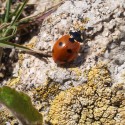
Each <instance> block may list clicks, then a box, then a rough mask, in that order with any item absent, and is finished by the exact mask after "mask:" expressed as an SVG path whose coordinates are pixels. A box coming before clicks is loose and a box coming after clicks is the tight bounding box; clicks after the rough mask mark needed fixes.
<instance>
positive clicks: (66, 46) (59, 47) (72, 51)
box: [52, 35, 80, 64]
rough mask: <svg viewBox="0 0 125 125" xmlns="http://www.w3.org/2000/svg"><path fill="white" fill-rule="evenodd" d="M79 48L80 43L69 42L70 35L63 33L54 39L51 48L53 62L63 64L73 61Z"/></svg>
mask: <svg viewBox="0 0 125 125" xmlns="http://www.w3.org/2000/svg"><path fill="white" fill-rule="evenodd" d="M79 50H80V43H79V42H77V41H74V42H71V41H70V35H64V36H62V37H61V38H60V39H58V40H57V41H56V43H55V44H54V46H53V49H52V57H53V60H54V61H55V63H57V64H65V63H68V62H71V61H73V60H74V59H75V58H76V57H77V55H78V52H79Z"/></svg>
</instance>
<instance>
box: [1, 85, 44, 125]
mask: <svg viewBox="0 0 125 125" xmlns="http://www.w3.org/2000/svg"><path fill="white" fill-rule="evenodd" d="M0 102H1V103H2V104H3V105H5V106H6V107H7V108H8V109H10V110H11V111H12V113H13V114H14V115H15V116H16V117H17V118H18V119H19V120H20V121H21V122H22V123H23V125H42V115H41V114H40V113H39V112H38V111H37V110H36V109H35V108H34V107H33V106H32V103H31V99H30V98H29V96H27V95H26V94H24V93H23V92H17V91H16V90H15V89H11V88H10V87H7V86H3V87H2V88H0Z"/></svg>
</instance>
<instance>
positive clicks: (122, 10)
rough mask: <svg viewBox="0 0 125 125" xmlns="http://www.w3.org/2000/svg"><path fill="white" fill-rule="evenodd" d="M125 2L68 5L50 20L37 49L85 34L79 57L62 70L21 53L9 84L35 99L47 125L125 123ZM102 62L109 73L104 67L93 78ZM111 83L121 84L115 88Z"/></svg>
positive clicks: (91, 1)
mask: <svg viewBox="0 0 125 125" xmlns="http://www.w3.org/2000/svg"><path fill="white" fill-rule="evenodd" d="M124 3H125V0H109V1H108V0H81V1H79V0H74V1H72V0H70V1H65V2H64V4H63V5H61V6H60V7H59V8H58V10H57V11H56V12H54V13H53V14H52V15H51V16H49V17H48V18H47V19H46V20H44V22H43V24H42V26H41V30H40V33H39V35H38V38H39V41H37V42H36V43H35V46H34V47H35V48H37V49H40V50H47V51H51V50H52V46H53V44H54V43H55V41H56V39H58V38H59V37H60V36H61V35H63V34H67V33H68V32H69V31H70V30H81V31H82V32H83V36H84V44H82V45H81V51H80V55H79V56H78V58H77V59H76V60H75V61H74V62H72V63H70V64H67V65H66V66H58V65H57V64H55V63H54V61H53V59H52V58H47V59H46V60H43V58H42V57H39V58H38V57H35V56H32V55H28V54H25V55H21V54H20V55H19V57H20V60H19V62H18V63H17V64H16V68H15V69H14V70H13V78H11V79H10V80H9V82H8V83H3V84H5V85H9V86H12V87H15V88H17V89H18V90H22V91H24V92H26V93H27V94H28V95H30V97H31V98H32V100H33V103H34V105H35V106H36V108H37V109H38V110H39V111H40V112H41V113H42V114H43V115H44V120H45V121H47V123H46V124H49V123H48V122H52V123H53V124H58V125H61V124H62V125H66V124H67V125H81V124H82V125H84V124H85V125H90V124H93V125H94V124H96V125H97V124H99V125H101V124H103V123H105V125H109V124H110V125H114V124H116V125H124V117H125V116H124V114H125V109H124V83H125V80H124V79H125V75H124V74H125V37H124V36H125V4H124ZM38 10H39V7H38ZM100 62H103V64H104V65H106V67H107V69H105V68H104V69H103V66H102V67H101V68H99V69H98V68H97V72H96V73H92V74H91V72H93V70H92V71H89V70H90V69H91V67H94V66H95V65H97V64H98V63H100ZM95 69H96V68H95ZM94 72H95V70H94ZM90 74H91V75H92V76H91V77H94V78H92V80H91V79H90ZM95 74H96V75H97V76H96V75H95ZM109 74H110V75H109ZM110 76H111V78H110ZM15 77H16V78H15ZM107 79H108V81H107ZM110 83H112V84H114V85H113V86H115V85H116V86H117V85H118V86H117V87H116V88H115V87H111V86H109V85H110ZM118 83H122V84H123V85H121V84H120V85H119V84H118ZM84 84H85V85H84ZM119 86H123V87H120V88H119ZM104 97H105V98H104ZM51 102H52V103H51ZM57 107H59V108H57ZM55 108H56V109H55ZM48 114H49V117H48ZM65 119H66V120H65ZM61 121H62V122H61ZM122 122H123V123H122Z"/></svg>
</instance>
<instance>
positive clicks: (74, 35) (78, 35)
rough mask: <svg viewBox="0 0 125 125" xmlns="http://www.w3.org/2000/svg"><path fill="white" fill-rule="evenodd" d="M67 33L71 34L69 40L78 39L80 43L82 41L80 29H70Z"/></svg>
mask: <svg viewBox="0 0 125 125" xmlns="http://www.w3.org/2000/svg"><path fill="white" fill-rule="evenodd" d="M69 34H70V36H71V38H69V41H70V42H75V41H78V42H80V43H82V42H83V37H82V33H81V32H80V31H77V32H72V31H70V32H69Z"/></svg>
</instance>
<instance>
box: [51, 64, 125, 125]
mask: <svg viewBox="0 0 125 125" xmlns="http://www.w3.org/2000/svg"><path fill="white" fill-rule="evenodd" d="M122 86H123V85H121V84H116V85H113V86H112V81H111V78H110V74H109V72H108V70H107V68H106V67H105V66H103V65H101V66H96V67H94V68H92V69H91V70H90V71H89V73H88V83H86V84H83V85H79V86H77V87H73V88H70V89H68V90H66V91H63V92H61V93H60V94H59V95H57V96H56V97H55V99H54V100H53V102H52V103H51V107H50V111H49V121H50V122H51V123H52V124H53V125H101V124H105V125H115V124H117V125H124V123H125V108H124V105H125V98H124V89H123V87H122ZM121 121H122V122H121Z"/></svg>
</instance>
